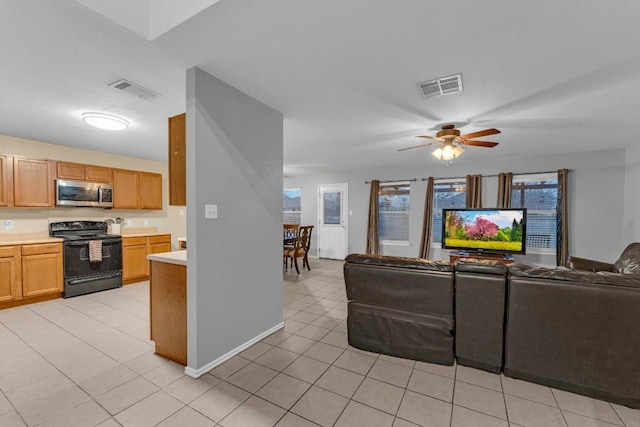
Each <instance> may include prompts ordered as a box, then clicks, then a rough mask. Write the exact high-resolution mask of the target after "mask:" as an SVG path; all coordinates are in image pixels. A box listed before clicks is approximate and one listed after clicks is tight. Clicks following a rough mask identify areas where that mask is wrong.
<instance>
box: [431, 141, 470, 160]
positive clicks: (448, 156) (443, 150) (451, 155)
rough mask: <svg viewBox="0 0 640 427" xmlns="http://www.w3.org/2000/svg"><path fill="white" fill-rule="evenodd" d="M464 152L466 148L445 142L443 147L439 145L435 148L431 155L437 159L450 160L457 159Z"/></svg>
mask: <svg viewBox="0 0 640 427" xmlns="http://www.w3.org/2000/svg"><path fill="white" fill-rule="evenodd" d="M463 153H464V148H462V147H458V146H455V145H452V144H446V143H445V144H444V145H443V146H442V147H438V148H436V149H435V150H433V152H432V153H431V155H432V156H433V157H435V158H436V159H440V160H447V161H450V160H453V159H457V158H458V157H460V156H461V155H462V154H463Z"/></svg>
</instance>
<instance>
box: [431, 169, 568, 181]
mask: <svg viewBox="0 0 640 427" xmlns="http://www.w3.org/2000/svg"><path fill="white" fill-rule="evenodd" d="M567 171H569V172H573V171H574V170H573V169H567ZM505 173H506V172H505ZM512 173H513V175H514V176H515V175H536V174H542V173H558V170H554V171H544V172H512ZM497 176H498V174H497V173H494V174H490V175H482V177H483V178H493V177H497ZM466 178H467V177H466V176H449V177H438V178H436V177H434V178H433V179H434V181H437V180H439V179H466ZM428 179H429V178H421V181H426V180H428Z"/></svg>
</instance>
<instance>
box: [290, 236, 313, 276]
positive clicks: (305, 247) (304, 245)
mask: <svg viewBox="0 0 640 427" xmlns="http://www.w3.org/2000/svg"><path fill="white" fill-rule="evenodd" d="M312 231H313V225H307V226H302V227H300V228H299V229H298V235H297V236H296V238H295V243H294V245H293V247H292V248H287V247H285V248H284V252H283V254H284V267H285V270H287V269H288V264H289V262H291V264H292V267H293V265H295V267H296V272H297V273H298V274H300V269H299V268H298V258H302V267H303V268H304V267H305V266H306V267H307V270H309V271H311V267H310V266H309V259H308V257H307V255H308V253H309V247H310V246H311V232H312Z"/></svg>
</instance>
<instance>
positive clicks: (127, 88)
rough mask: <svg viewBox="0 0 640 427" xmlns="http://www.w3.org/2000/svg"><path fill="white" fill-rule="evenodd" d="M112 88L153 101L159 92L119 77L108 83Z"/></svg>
mask: <svg viewBox="0 0 640 427" xmlns="http://www.w3.org/2000/svg"><path fill="white" fill-rule="evenodd" d="M109 86H110V87H112V88H114V89H118V90H121V91H124V92H127V93H130V94H131V95H134V96H137V97H138V98H142V99H144V100H145V101H153V100H154V99H156V98H157V97H159V96H160V94H159V93H156V92H154V91H152V90H149V89H147V88H145V87H142V86H140V85H138V84H135V83H133V82H130V81H129V80H125V79H121V80H118V81H116V82H113V83H111V84H110V85H109Z"/></svg>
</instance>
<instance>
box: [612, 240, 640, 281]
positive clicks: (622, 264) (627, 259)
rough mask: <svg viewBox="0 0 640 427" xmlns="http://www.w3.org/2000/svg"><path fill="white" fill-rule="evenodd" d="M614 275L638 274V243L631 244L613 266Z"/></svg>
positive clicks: (639, 267)
mask: <svg viewBox="0 0 640 427" xmlns="http://www.w3.org/2000/svg"><path fill="white" fill-rule="evenodd" d="M613 272H614V273H623V274H640V243H631V244H630V245H629V246H627V247H626V249H625V250H624V251H623V252H622V255H620V258H618V260H617V261H616V262H615V264H613Z"/></svg>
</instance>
